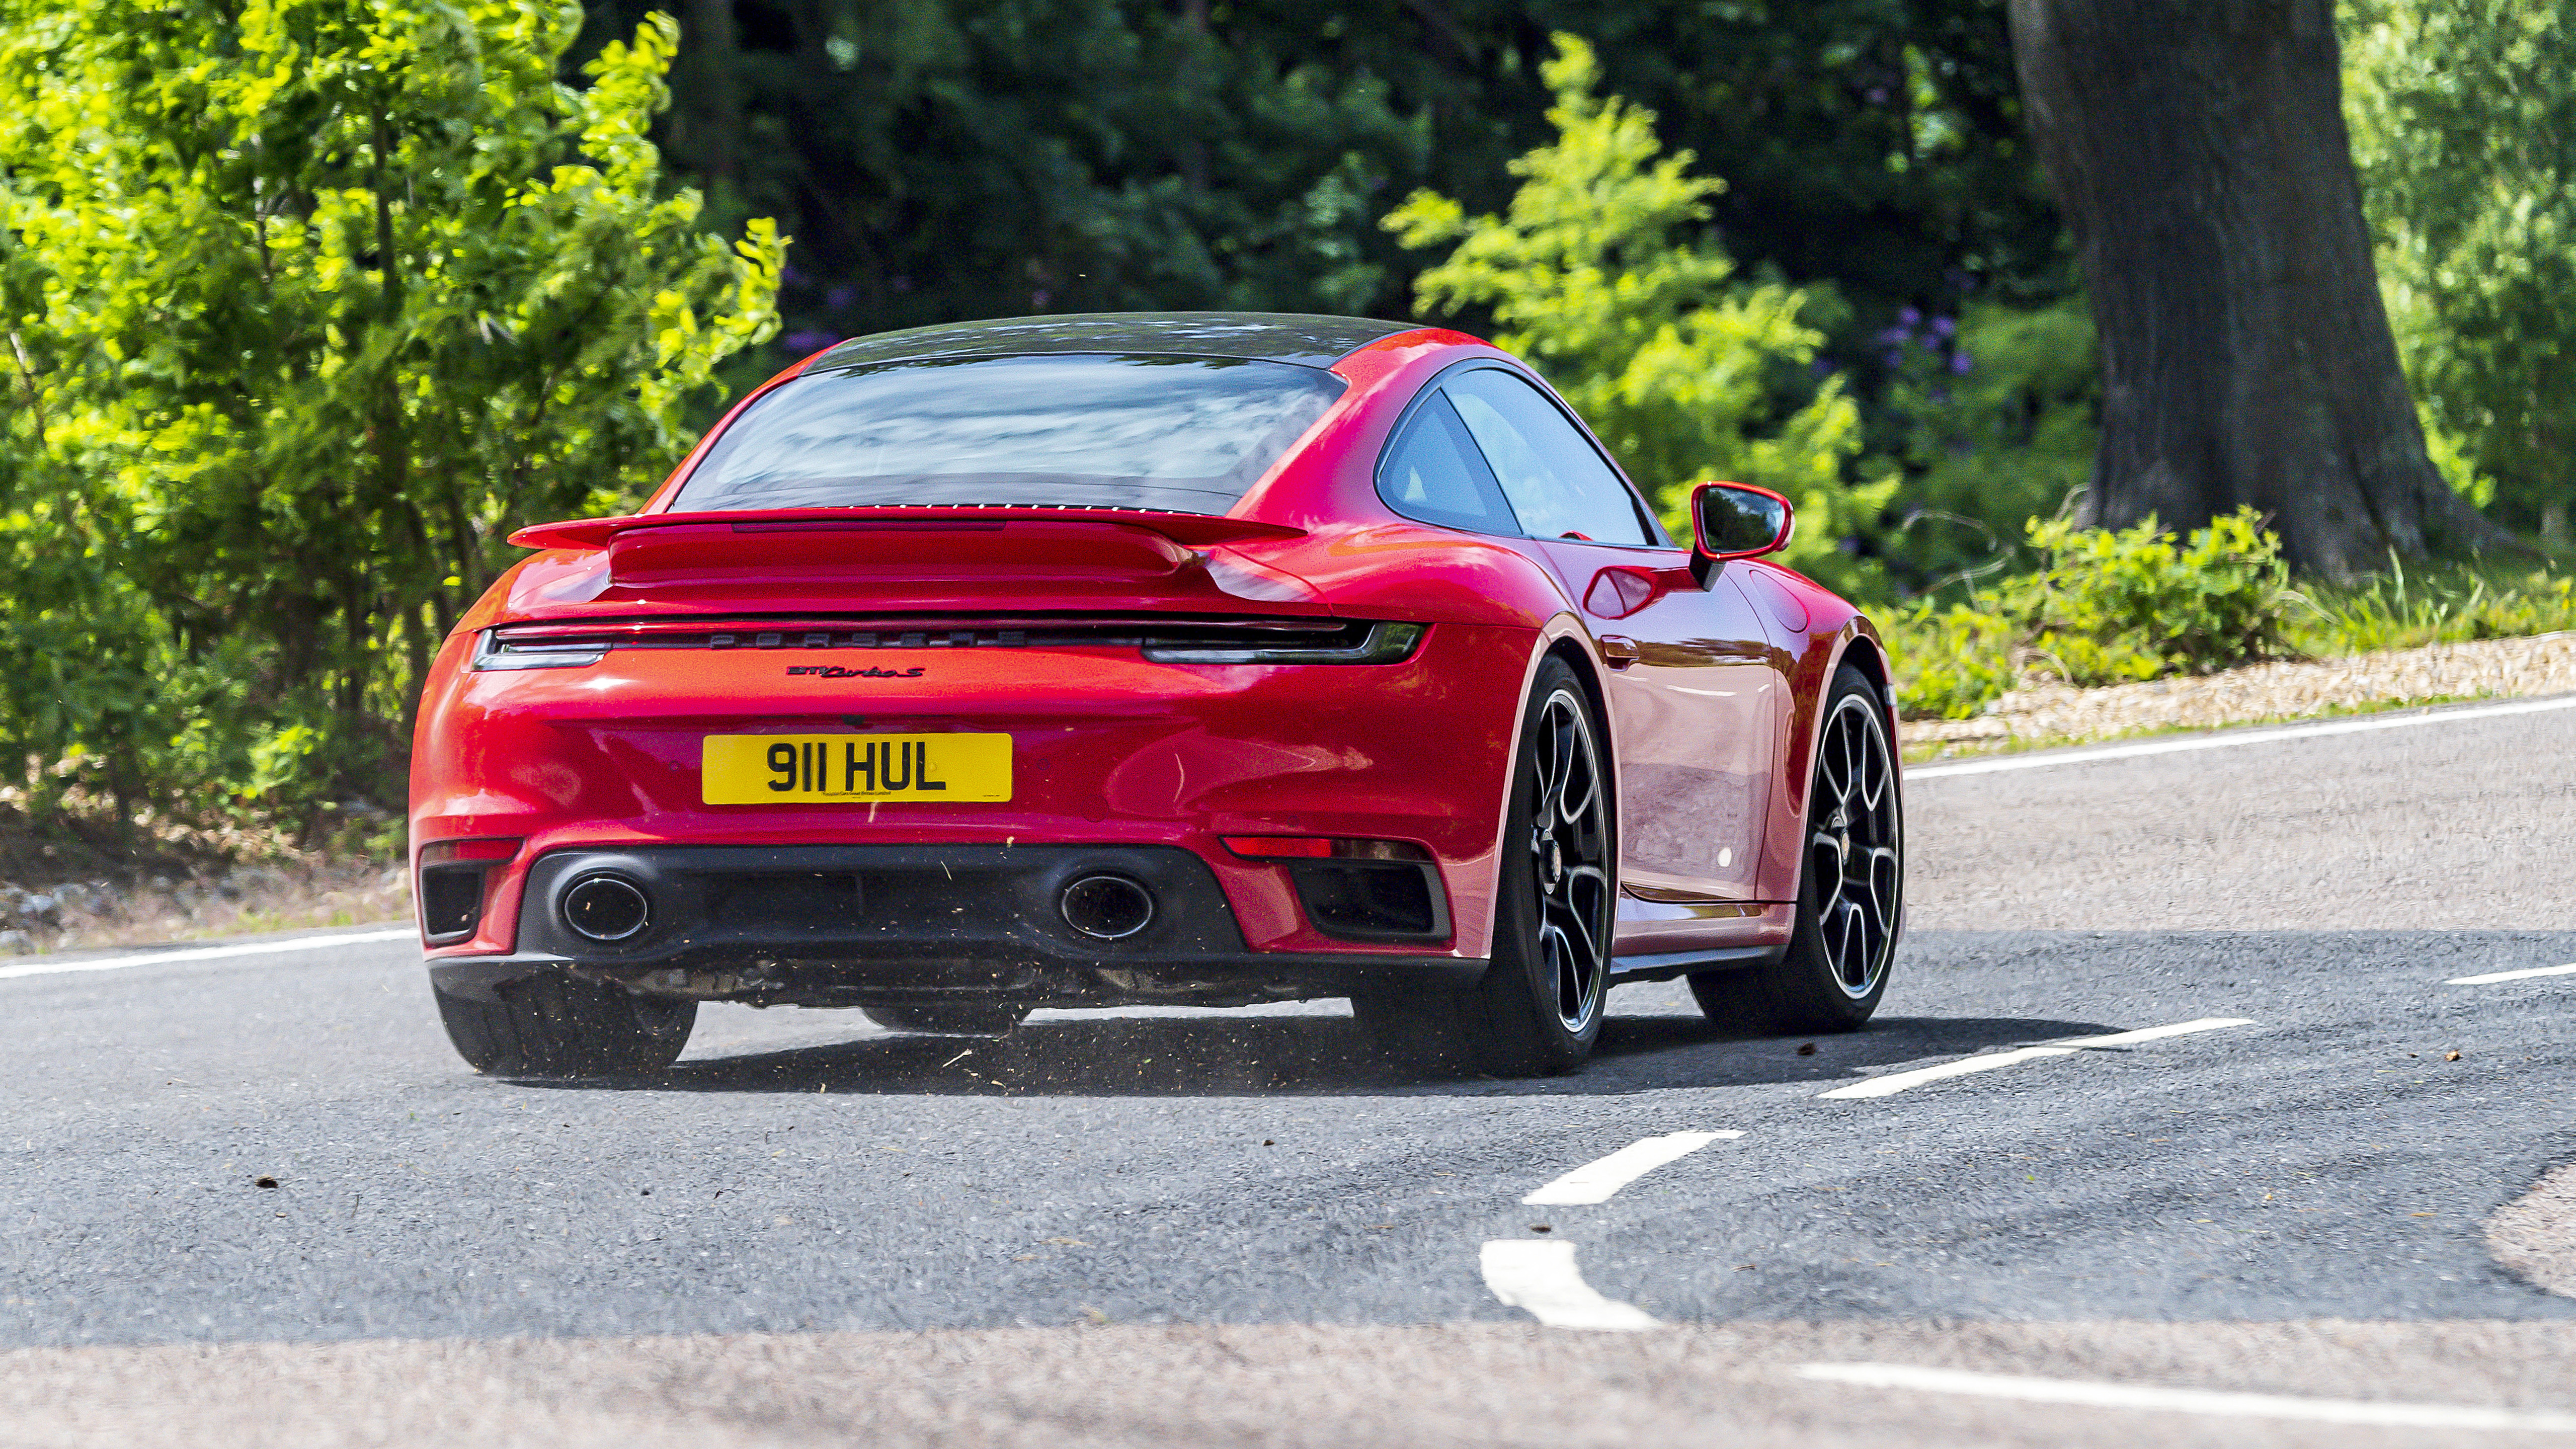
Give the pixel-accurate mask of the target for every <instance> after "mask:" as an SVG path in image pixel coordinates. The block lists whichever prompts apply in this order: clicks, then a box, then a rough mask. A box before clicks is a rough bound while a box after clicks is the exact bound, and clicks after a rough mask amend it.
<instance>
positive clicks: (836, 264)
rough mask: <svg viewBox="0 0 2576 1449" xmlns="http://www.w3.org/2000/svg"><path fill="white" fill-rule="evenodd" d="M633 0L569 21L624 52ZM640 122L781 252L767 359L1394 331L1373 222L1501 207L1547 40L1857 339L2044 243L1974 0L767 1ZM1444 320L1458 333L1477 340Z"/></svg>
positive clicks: (718, 200) (1741, 246)
mask: <svg viewBox="0 0 2576 1449" xmlns="http://www.w3.org/2000/svg"><path fill="white" fill-rule="evenodd" d="M652 3H654V0H590V3H589V6H588V11H589V20H588V23H587V25H586V28H585V35H586V36H587V37H591V38H593V39H594V40H605V39H607V38H610V37H622V36H624V35H626V34H629V33H631V32H632V31H633V29H634V28H635V25H636V23H637V21H638V20H640V19H641V18H642V15H643V12H644V10H645V8H646V7H647V6H649V5H650V4H652ZM681 14H682V16H683V22H684V34H683V36H682V50H681V61H680V64H679V66H678V67H677V68H676V70H675V71H674V74H673V77H672V84H673V89H674V92H675V96H676V103H675V104H674V106H673V108H672V110H671V112H670V113H669V115H668V117H667V118H666V120H665V121H664V123H663V125H662V128H661V130H660V131H659V132H657V134H659V135H661V136H662V137H663V138H664V139H665V141H666V143H667V151H668V155H669V157H670V159H671V162H672V164H673V166H674V167H675V168H677V169H678V170H679V171H680V172H682V173H684V174H687V175H689V176H690V177H692V178H693V180H694V181H695V182H696V183H697V184H700V185H701V186H703V187H704V188H705V189H706V190H707V192H708V194H709V196H710V197H711V198H713V209H714V210H715V212H716V213H717V214H718V215H720V216H722V215H734V214H752V213H757V214H765V215H775V216H777V217H779V218H780V220H781V222H782V224H783V225H785V226H786V227H787V228H788V229H789V230H791V231H793V232H794V233H795V234H796V237H797V257H796V274H795V279H794V280H793V281H792V282H791V284H790V286H789V287H788V288H787V291H786V297H785V301H784V304H783V305H784V306H785V309H786V312H787V315H788V317H789V319H790V321H789V331H788V333H787V337H788V338H789V339H791V340H789V341H788V342H786V343H785V344H784V346H786V347H787V348H790V349H792V348H796V347H811V346H819V345H820V344H821V342H822V341H823V340H826V339H828V338H830V337H833V336H839V335H846V334H850V333H856V332H868V331H876V330H880V329H884V328H890V327H901V326H909V325H913V324H916V323H923V322H941V321H949V320H954V319H957V318H966V317H988V316H997V315H1011V314H1017V313H1022V312H1046V311H1089V310H1103V309H1115V308H1186V307H1249V308H1253V309H1257V310H1278V311H1332V312H1339V311H1348V312H1353V313H1357V314H1361V315H1369V316H1401V315H1404V314H1405V312H1406V311H1407V309H1408V306H1409V302H1410V298H1411V296H1412V295H1413V289H1412V277H1413V273H1414V272H1415V271H1416V270H1417V269H1418V268H1419V266H1420V265H1421V264H1422V260H1423V259H1422V258H1421V257H1420V256H1419V255H1418V254H1407V253H1406V252H1405V251H1404V250H1403V249H1402V248H1401V247H1399V246H1398V245H1397V244H1396V243H1395V240H1394V239H1393V238H1392V237H1391V236H1389V235H1387V234H1386V233H1384V232H1382V231H1380V230H1379V229H1378V228H1377V226H1376V224H1375V223H1376V221H1377V219H1378V217H1379V215H1380V214H1381V213H1382V212H1383V211H1384V210H1385V209H1386V207H1387V204H1388V202H1389V201H1390V200H1391V199H1393V198H1397V197H1402V196H1405V195H1408V194H1410V193H1411V192H1412V191H1414V190H1416V189H1417V188H1423V187H1428V188H1430V189H1432V190H1435V191H1438V192H1440V193H1441V194H1443V195H1447V196H1452V197H1456V198H1458V199H1459V200H1460V201H1461V203H1462V204H1464V205H1465V206H1466V207H1467V208H1468V209H1469V210H1470V211H1487V210H1493V209H1496V208H1499V207H1500V206H1501V205H1502V203H1503V201H1504V199H1505V197H1506V195H1507V194H1508V191H1509V189H1510V178H1509V177H1508V176H1507V175H1506V174H1505V172H1504V169H1503V168H1504V163H1505V162H1507V161H1508V160H1509V159H1510V158H1511V157H1513V156H1515V155H1519V154H1521V153H1522V152H1525V151H1527V150H1528V149H1529V148H1530V147H1532V146H1534V145H1538V144H1540V143H1541V142H1542V141H1544V140H1545V139H1546V137H1547V134H1548V125H1547V122H1546V118H1545V111H1546V109H1547V107H1548V105H1549V104H1550V103H1551V97H1550V95H1549V94H1548V92H1547V90H1546V88H1545V87H1544V86H1543V84H1542V83H1541V79H1540V75H1539V71H1540V67H1541V64H1542V63H1543V62H1544V61H1545V60H1546V58H1547V57H1548V56H1549V55H1550V54H1551V53H1552V47H1551V45H1550V42H1549V40H1548V35H1549V33H1550V32H1551V31H1552V30H1572V31H1575V32H1578V33H1580V34H1582V35H1583V36H1585V37H1586V38H1587V39H1589V40H1591V41H1592V42H1593V43H1594V45H1595V48H1596V50H1597V51H1598V53H1599V55H1600V57H1601V63H1602V66H1603V69H1604V78H1605V79H1604V89H1605V91H1608V92H1612V93H1616V94H1620V95H1625V96H1628V97H1630V98H1632V99H1635V100H1637V101H1638V102H1640V103H1642V104H1645V105H1648V106H1650V107H1652V108H1654V109H1655V110H1657V111H1658V112H1659V113H1660V114H1661V115H1662V117H1663V118H1664V125H1665V127H1666V128H1667V134H1668V136H1669V137H1671V138H1672V139H1673V140H1674V142H1675V144H1680V145H1689V146H1691V147H1694V148H1695V149H1696V150H1697V151H1698V153H1699V155H1700V156H1701V157H1703V158H1704V159H1705V160H1707V161H1708V162H1710V163H1712V164H1713V166H1714V169H1716V170H1718V171H1719V172H1720V173H1722V174H1724V175H1726V176H1727V177H1728V178H1729V179H1730V181H1731V182H1732V183H1733V186H1732V188H1731V189H1730V191H1729V192H1728V193H1727V194H1726V195H1725V196H1722V197H1718V198H1715V199H1714V202H1713V204H1714V206H1715V207H1716V209H1717V210H1716V215H1715V218H1714V220H1715V222H1716V224H1717V225H1719V226H1721V227H1723V228H1724V230H1725V234H1726V236H1727V237H1728V241H1729V245H1730V247H1731V248H1732V249H1733V250H1734V251H1735V253H1736V255H1737V256H1739V257H1741V258H1745V259H1747V260H1748V261H1751V262H1755V263H1762V264H1771V265H1776V266H1778V267H1779V268H1781V269H1782V270H1783V271H1785V272H1786V273H1787V274H1789V275H1790V276H1792V277H1795V278H1799V279H1808V280H1814V279H1822V278H1833V279H1837V281H1838V282H1839V284H1840V285H1841V286H1842V287H1843V288H1844V290H1845V292H1846V293H1847V295H1850V296H1851V297H1852V298H1853V299H1854V301H1855V305H1856V307H1857V308H1858V310H1859V311H1860V312H1861V313H1864V314H1866V316H1867V318H1868V325H1869V326H1871V327H1875V326H1876V325H1878V323H1879V321H1880V319H1882V318H1883V317H1884V316H1887V315H1890V314H1892V313H1893V312H1894V310H1895V309H1896V308H1897V307H1899V306H1903V305H1907V304H1909V303H1913V304H1929V303H1930V302H1931V300H1932V299H1934V298H1935V297H1940V296H1948V295H1950V294H1952V293H1953V292H1955V291H1956V290H1957V289H1958V288H1960V287H1961V286H1963V285H1969V284H1971V283H1975V284H1981V290H1980V293H1979V294H1980V295H1994V294H1998V293H2000V294H2002V295H2009V296H2019V295H2021V291H2022V287H2023V281H2022V276H2021V274H2022V273H2023V272H2024V271H2027V270H2031V269H2033V267H2034V264H2037V265H2039V266H2045V265H2046V264H2047V263H2048V262H2049V261H2050V260H2051V259H2053V258H2054V257H2055V256H2056V254H2057V250H2058V247H2059V242H2058V232H2059V228H2058V225H2057V222H2056V218H2055V215H2054V212H2053V211H2052V209H2051V208H2050V206H2049V204H2048V202H2047V200H2046V198H2045V195H2044V191H2043V188H2042V187H2041V185H2040V184H2039V180H2038V177H2037V175H2036V172H2035V169H2034V167H2033V165H2032V163H2031V158H2030V155H2029V154H2028V150H2027V147H2026V146H2025V145H2024V143H2023V139H2022V136H2021V134H2020V126H2019V117H2018V109H2017V102H2016V101H2015V100H2014V91H2015V85H2014V76H2013V63H2012V55H2011V46H2010V42H2009V37H2008V35H2007V33H2006V29H2005V24H2004V6H2003V5H2002V3H2000V0H1800V3H1798V4H1796V5H1774V4H1756V3H1740V0H1728V3H1722V4H1704V5H1670V4H1662V3H1655V0H1591V3H1586V4H1583V5H1579V6H1577V5H1566V4H1562V3H1557V0H1437V3H1429V0H1214V3H1193V0H1177V3H1176V0H903V3H900V4H860V3H855V0H763V3H760V4H757V5H752V4H740V5H737V4H721V3H708V4H693V5H691V6H689V7H687V8H686V9H684V10H682V11H681ZM1469 329H1470V330H1476V331H1481V330H1482V324H1481V322H1480V321H1478V320H1476V319H1472V318H1471V319H1469Z"/></svg>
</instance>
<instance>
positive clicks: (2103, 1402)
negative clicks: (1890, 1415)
mask: <svg viewBox="0 0 2576 1449" xmlns="http://www.w3.org/2000/svg"><path fill="white" fill-rule="evenodd" d="M1795 1372H1796V1373H1797V1375H1798V1377H1800V1378H1802V1379H1818V1380H1822V1381H1824V1382H1826V1383H1837V1384H1860V1385H1862V1386H1864V1387H1867V1388H1874V1389H1916V1390H1920V1391H1922V1392H1924V1393H1932V1394H1975V1395H1979V1396H1981V1397H1984V1398H1990V1399H2019V1400H2022V1401H2023V1402H2025V1403H2033V1404H2080V1405H2083V1406H2085V1407H2087V1408H2095V1409H2160V1410H2163V1411H2165V1412H2167V1413H2174V1414H2207V1415H2212V1416H2216V1417H2219V1418H2231V1419H2304V1420H2307V1421H2308V1422H2310V1423H2314V1424H2369V1425H2374V1426H2382V1427H2389V1428H2403V1429H2495V1430H2507V1431H2510V1430H2517V1429H2518V1430H2522V1431H2525V1432H2536V1433H2543V1434H2576V1414H2560V1413H2552V1412H2549V1411H2547V1410H2523V1409H2488V1408H2479V1407H2476V1406H2474V1405H2469V1404H2383V1403H2375V1402H2372V1401H2370V1400H2367V1399H2306V1398H2297V1397H2294V1396H2292V1395H2289V1394H2245V1393H2234V1392H2227V1391H2222V1390H2216V1389H2164V1388H2154V1387H2150V1386H2147V1385H2141V1384H2094V1383H2084V1382H2081V1381H2078V1380H2075V1379H2036V1378H2024V1377H2022V1376H2020V1375H2018V1374H1980V1373H1968V1372H1965V1371H1963V1370H1959V1369H1934V1368H1911V1367H1908V1366H1905V1365H1902V1364H1884V1363H1809V1364H1800V1365H1799V1366H1798V1367H1797V1369H1796V1370H1795Z"/></svg>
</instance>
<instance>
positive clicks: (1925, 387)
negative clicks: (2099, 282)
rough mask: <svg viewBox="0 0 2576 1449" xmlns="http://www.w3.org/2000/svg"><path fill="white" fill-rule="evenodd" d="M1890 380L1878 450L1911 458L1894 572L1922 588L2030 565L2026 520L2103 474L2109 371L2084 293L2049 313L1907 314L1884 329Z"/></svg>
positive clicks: (1897, 505) (1995, 309) (1891, 557)
mask: <svg viewBox="0 0 2576 1449" xmlns="http://www.w3.org/2000/svg"><path fill="white" fill-rule="evenodd" d="M1875 341H1876V343H1877V345H1878V346H1879V347H1880V348H1882V349H1883V353H1882V357H1881V360H1882V361H1883V362H1884V363H1885V365H1886V367H1887V371H1888V375H1889V384H1888V389H1887V395H1886V399H1885V403H1884V406H1883V407H1882V409H1881V413H1880V417H1881V431H1880V432H1879V433H1878V437H1879V440H1880V441H1879V443H1878V446H1880V447H1882V448H1884V449H1886V450H1887V451H1888V452H1889V453H1891V454H1893V455H1894V456H1896V457H1897V458H1898V459H1899V460H1900V461H1901V462H1902V463H1903V465H1904V470H1905V480H1904V482H1903V483H1902V484H1900V485H1899V486H1898V488H1897V490H1896V496H1895V498H1894V499H1893V500H1892V501H1891V502H1890V504H1889V513H1890V514H1891V516H1892V517H1893V518H1894V519H1896V520H1897V523H1896V529H1895V532H1896V534H1897V537H1895V538H1892V539H1890V540H1889V541H1888V547H1887V550H1886V558H1887V566H1888V570H1889V572H1890V573H1891V574H1892V575H1893V576H1894V581H1895V582H1896V583H1897V584H1898V585H1899V586H1900V587H1903V588H1906V589H1909V590H1920V591H1926V592H1930V591H1935V590H1937V589H1939V588H1940V587H1941V586H1943V585H1945V584H1948V583H1952V582H1956V581H1958V580H1960V579H1963V578H1969V577H1980V576H1983V575H1985V574H1988V573H1992V572H2001V571H2003V570H2005V569H2009V568H2012V567H2014V566H2016V565H2019V566H2021V567H2028V565H2029V563H2030V562H2031V559H2030V555H2029V552H2028V550H2027V549H2026V548H2024V547H2023V532H2024V525H2025V524H2026V523H2027V522H2028V521H2029V520H2030V519H2032V518H2035V517H2050V516H2054V515H2056V514H2057V513H2059V512H2060V511H2062V510H2063V508H2064V506H2065V504H2066V502H2067V500H2068V498H2069V496H2070V495H2072V494H2075V493H2077V492H2080V491H2081V490H2082V489H2083V488H2084V486H2085V484H2086V482H2087V481H2088V480H2089V479H2090V478H2091V477H2092V473H2093V454H2094V450H2095V447H2096V445H2097V443H2098V441H2099V439H2100V435H2101V420H2100V413H2101V378H2100V374H2099V371H2098V369H2097V368H2096V367H2095V365H2094V344H2093V319H2092V317H2091V315H2090V314H2089V313H2088V312H2087V310H2086V307H2085V302H2084V298H2083V296H2082V295H2081V294H2077V295H2074V296H2069V297H2065V298H2062V299H2060V300H2058V301H2056V302H2054V303H2051V304H2050V305H2048V306H2045V307H2011V306H2006V305H2003V304H2001V303H1997V302H1975V303H1971V304H1969V305H1968V306H1967V307H1965V308H1962V309H1961V311H1960V313H1959V315H1958V316H1957V317H1956V318H1951V317H1926V316H1923V315H1922V314H1921V313H1919V312H1915V311H1913V310H1911V309H1908V311H1906V312H1905V313H1903V314H1901V315H1900V316H1899V317H1898V318H1897V320H1896V323H1895V325H1893V326H1890V327H1888V328H1887V329H1886V330H1884V331H1882V332H1880V333H1879V334H1878V335H1877V337H1876V339H1875Z"/></svg>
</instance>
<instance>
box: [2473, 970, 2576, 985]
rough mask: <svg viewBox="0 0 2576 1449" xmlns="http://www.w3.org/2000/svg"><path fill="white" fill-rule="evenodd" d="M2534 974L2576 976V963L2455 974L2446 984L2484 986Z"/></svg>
mask: <svg viewBox="0 0 2576 1449" xmlns="http://www.w3.org/2000/svg"><path fill="white" fill-rule="evenodd" d="M2534 976H2576V965H2567V966H2534V967H2532V968H2531V969H2530V970H2528V971H2490V972H2488V973H2487V974H2485V975H2484V976H2454V977H2452V978H2451V979H2450V980H2448V981H2445V982H2443V983H2442V984H2443V985H2445V986H2484V985H2486V984H2487V983H2488V982H2490V981H2528V980H2530V979H2531V978H2532V977H2534Z"/></svg>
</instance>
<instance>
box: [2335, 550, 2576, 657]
mask: <svg viewBox="0 0 2576 1449" xmlns="http://www.w3.org/2000/svg"><path fill="white" fill-rule="evenodd" d="M2392 562H2394V561H2392ZM2298 592H2299V596H2300V600H2299V606H2298V607H2295V608H2293V609H2292V610H2291V614H2290V623H2289V627H2288V629H2287V630H2286V631H2285V633H2286V635H2287V642H2288V644H2289V645H2290V647H2291V648H2292V649H2293V650H2294V651H2296V652H2297V653H2299V654H2301V655H2305V656H2307V657H2310V658H2317V659H2330V658H2339V657H2341V656H2344V655H2348V654H2376V653H2379V652H2381V651H2384V650H2390V649H2420V648H2422V647H2423V646H2425V645H2427V644H2457V643H2462V642H2465V641H2468V640H2472V639H2517V638H2525V637H2528V636H2530V635H2534V634H2555V633H2558V632H2560V631H2562V630H2569V629H2576V573H2570V572H2568V571H2566V570H2564V569H2562V568H2560V567H2558V566H2556V565H2554V564H2553V565H2548V566H2544V567H2541V568H2537V569H2534V568H2529V567H2525V568H2519V569H2512V568H2496V567H2492V566H2485V567H2478V566H2460V565H2453V566H2450V567H2444V568H2430V569H2408V568H2406V567H2405V566H2404V565H2403V564H2394V566H2393V567H2391V568H2390V570H2389V571H2388V572H2387V573H2385V574H2382V575H2380V576H2378V577H2375V578H2372V579H2370V580H2368V581H2366V582H2363V583H2360V584H2352V585H2336V584H2322V583H2319V584H2307V585H2303V586H2301V587H2300V589H2299V591H2298Z"/></svg>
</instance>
